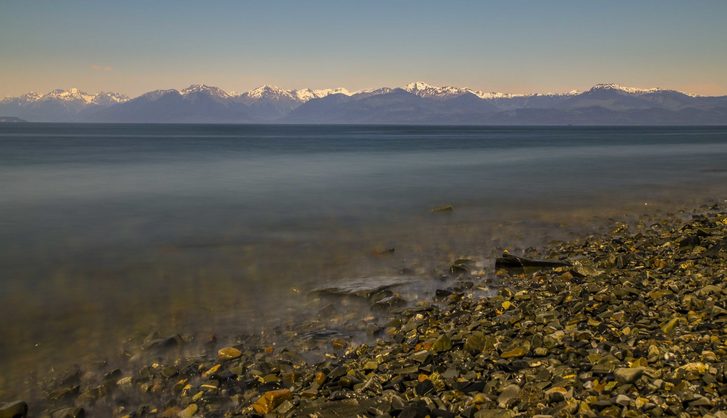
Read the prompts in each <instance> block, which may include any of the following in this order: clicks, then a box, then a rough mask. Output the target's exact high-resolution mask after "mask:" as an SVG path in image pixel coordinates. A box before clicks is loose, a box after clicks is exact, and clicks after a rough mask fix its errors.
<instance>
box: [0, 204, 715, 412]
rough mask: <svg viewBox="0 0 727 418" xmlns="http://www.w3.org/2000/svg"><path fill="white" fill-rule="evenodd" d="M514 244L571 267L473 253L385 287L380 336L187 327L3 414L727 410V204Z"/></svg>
mask: <svg viewBox="0 0 727 418" xmlns="http://www.w3.org/2000/svg"><path fill="white" fill-rule="evenodd" d="M515 255H517V256H522V257H527V259H530V260H549V261H557V263H553V264H548V263H541V265H533V266H524V267H525V268H515V269H512V268H501V269H499V270H497V271H496V272H495V266H494V265H490V266H485V269H486V270H487V269H489V270H491V271H492V272H493V273H496V274H490V275H481V274H480V272H479V271H475V270H476V268H475V267H474V266H473V265H472V264H471V263H470V260H468V259H466V258H463V259H461V260H457V261H456V262H455V263H454V264H452V265H451V266H443V267H442V274H446V275H448V276H449V277H450V279H451V280H448V281H446V282H443V283H446V287H445V288H442V289H439V290H438V291H437V292H436V296H435V297H434V298H433V299H431V300H421V301H418V302H416V303H415V304H413V306H412V305H411V304H409V305H403V303H404V301H401V300H400V299H398V298H397V295H396V287H392V288H390V289H387V291H386V292H385V293H384V294H379V295H378V296H376V297H377V298H378V299H377V300H376V301H375V302H376V304H378V305H377V307H378V308H379V309H381V310H382V311H384V312H385V315H386V317H387V318H388V319H387V322H386V323H385V324H383V325H381V326H380V327H378V328H377V329H373V330H371V332H370V335H371V339H370V341H367V342H359V341H357V340H355V339H351V338H348V337H347V336H345V335H331V336H330V337H328V338H322V339H321V338H318V339H317V340H316V341H315V342H312V341H311V339H309V338H303V337H302V335H298V336H296V334H295V332H294V330H292V331H293V332H291V330H288V335H289V338H288V340H286V343H284V344H280V343H279V340H276V341H275V343H274V342H273V339H268V338H267V337H266V336H265V335H258V336H256V337H255V338H249V339H247V340H244V341H241V342H240V343H239V344H235V345H231V346H225V347H223V346H220V345H219V344H217V343H216V341H214V340H211V341H209V342H208V343H207V351H206V354H204V355H194V356H183V355H180V356H175V355H173V353H175V350H177V349H178V348H179V347H181V346H183V345H184V343H185V341H184V339H183V338H182V337H179V336H174V337H169V338H159V339H154V340H151V341H148V343H147V344H146V346H145V347H144V350H147V351H154V350H156V351H158V352H159V353H160V355H159V356H158V357H157V358H156V359H155V360H149V361H147V362H146V364H143V365H142V366H139V367H135V368H134V369H133V370H126V369H111V368H105V366H104V365H103V364H101V365H87V366H86V367H80V368H78V369H76V370H73V371H71V372H69V373H68V374H67V375H64V376H57V377H54V378H53V379H50V381H48V382H47V383H46V384H45V386H44V388H45V389H44V391H43V399H42V400H39V401H37V402H34V401H31V402H29V404H26V403H25V402H23V401H15V402H10V403H6V404H4V405H0V418H9V417H23V416H26V415H27V416H32V417H35V416H42V417H45V416H48V417H53V418H57V417H80V416H99V417H100V416H119V417H123V416H128V417H142V416H158V417H195V416H200V417H227V416H263V415H268V414H271V416H303V417H308V416H314V417H349V416H398V417H425V416H430V417H454V416H464V417H478V418H485V417H520V416H522V417H530V416H537V415H540V416H586V417H597V416H614V417H616V416H626V417H632V416H633V417H635V416H678V417H687V416H695V417H696V416H705V417H708V416H712V417H720V418H725V417H727V412H726V411H727V362H726V361H725V359H726V358H727V306H726V301H727V287H726V286H725V284H726V281H727V209H726V208H725V206H724V205H723V204H722V205H721V206H720V205H714V206H704V207H702V208H700V209H697V210H695V211H694V212H693V213H691V214H687V215H670V216H664V217H662V218H659V219H653V218H649V219H647V218H643V219H641V220H639V221H638V222H635V223H630V224H628V225H627V224H623V223H615V224H614V225H613V226H612V228H611V231H610V232H607V233H603V234H599V235H593V236H587V237H582V238H581V239H577V240H573V241H569V242H557V243H552V244H551V245H549V246H548V247H547V248H541V249H534V250H529V251H527V253H525V254H515ZM526 261H527V260H526ZM557 264H562V265H560V266H559V265H557ZM484 288H487V289H491V292H490V293H488V294H484V293H485V292H483V291H482V289H484ZM359 296H360V297H362V298H368V299H370V298H371V297H373V296H372V295H371V294H367V295H363V296H361V295H359ZM274 333H275V331H274V330H273V331H271V332H270V333H269V334H268V335H270V334H274ZM162 353H164V354H163V355H162ZM170 353H172V355H170ZM2 401H9V400H7V399H5V400H2Z"/></svg>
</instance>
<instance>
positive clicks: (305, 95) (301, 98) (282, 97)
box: [238, 85, 352, 103]
mask: <svg viewBox="0 0 727 418" xmlns="http://www.w3.org/2000/svg"><path fill="white" fill-rule="evenodd" d="M331 94H344V95H346V96H350V95H351V94H352V93H351V92H349V91H348V90H346V89H345V88H342V87H339V88H335V89H318V90H314V89H308V88H306V89H297V90H295V89H294V90H286V89H282V88H280V87H277V86H269V85H264V86H260V87H258V88H255V89H253V90H250V91H248V92H247V93H242V94H241V95H239V96H238V97H239V98H240V99H241V100H242V101H244V102H255V101H260V100H273V101H295V102H299V103H305V102H307V101H309V100H312V99H320V98H322V97H326V96H329V95H331Z"/></svg>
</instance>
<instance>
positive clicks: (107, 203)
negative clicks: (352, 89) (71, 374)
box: [0, 124, 727, 392]
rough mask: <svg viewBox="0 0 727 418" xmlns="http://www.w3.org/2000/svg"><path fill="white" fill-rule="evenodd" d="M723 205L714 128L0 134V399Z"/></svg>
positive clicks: (725, 136)
mask: <svg viewBox="0 0 727 418" xmlns="http://www.w3.org/2000/svg"><path fill="white" fill-rule="evenodd" d="M725 198H727V128H719V127H717V128H714V127H710V128H694V127H690V128H673V127H670V128H643V127H639V128H581V127H578V128H576V127H564V128H537V127H527V128H504V127H503V128H490V127H487V128H478V127H391V126H389V127H386V126H220V125H74V124H17V125H16V124H12V125H11V124H5V125H0V275H1V276H0V318H2V321H0V369H2V370H5V371H7V373H5V374H4V377H0V392H2V391H3V390H12V389H11V388H12V387H14V386H16V383H17V379H19V377H18V376H25V378H27V376H29V375H33V373H37V374H40V375H42V374H43V371H42V370H45V369H48V368H52V367H60V366H61V365H64V364H67V363H69V362H73V361H85V359H87V358H88V359H93V358H104V357H105V356H108V355H109V354H108V353H111V352H114V350H117V349H118V348H119V347H120V346H121V343H120V342H121V341H123V339H124V338H127V337H131V336H135V335H140V336H143V335H146V334H148V333H149V332H153V331H159V332H160V333H162V334H165V333H177V332H179V333H185V332H189V333H209V334H210V335H211V334H216V335H222V336H224V335H232V334H234V333H236V332H250V331H255V330H259V329H265V327H268V326H270V325H271V324H276V323H279V322H280V321H283V320H287V319H286V318H295V317H298V316H300V315H303V314H304V310H305V308H304V305H303V304H302V303H301V302H300V300H299V299H300V297H301V296H300V295H304V294H306V292H307V290H309V289H311V288H313V287H315V286H317V285H320V284H321V283H328V282H331V283H335V282H336V281H337V280H341V279H342V278H351V277H367V276H376V275H390V274H397V273H398V272H400V271H401V270H402V269H407V271H414V272H416V273H417V274H419V275H421V276H424V277H426V276H431V277H435V276H436V275H437V274H438V272H441V271H443V270H446V266H447V265H448V263H449V261H451V260H452V259H453V258H455V257H457V256H460V255H475V256H481V257H483V259H485V260H488V259H490V258H491V257H492V256H493V255H494V254H496V253H497V252H499V251H501V250H502V249H503V248H511V249H514V250H517V249H522V248H525V247H527V246H538V245H542V244H544V243H545V242H547V241H548V240H550V239H553V238H562V237H567V236H568V234H573V233H579V232H582V231H588V230H591V229H593V228H595V227H596V225H603V222H601V223H599V220H601V221H602V220H603V219H606V218H608V217H620V216H625V215H627V214H634V213H644V212H645V213H650V212H653V211H669V210H675V209H678V208H680V207H689V206H690V205H693V204H695V203H702V202H706V201H709V200H713V201H716V200H723V199H725ZM446 204H451V205H454V208H455V209H454V211H453V212H452V213H449V214H436V213H432V212H431V208H432V207H436V206H440V205H446ZM386 248H395V252H394V254H390V255H388V256H373V255H372V253H374V252H376V251H377V250H378V249H386ZM29 370H30V371H33V373H29Z"/></svg>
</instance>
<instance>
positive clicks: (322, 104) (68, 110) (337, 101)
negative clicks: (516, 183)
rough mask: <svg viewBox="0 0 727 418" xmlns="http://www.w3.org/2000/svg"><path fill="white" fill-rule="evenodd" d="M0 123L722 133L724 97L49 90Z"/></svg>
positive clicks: (626, 91) (417, 85)
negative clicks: (699, 128) (569, 127)
mask: <svg viewBox="0 0 727 418" xmlns="http://www.w3.org/2000/svg"><path fill="white" fill-rule="evenodd" d="M0 114H2V115H7V116H12V117H17V118H22V119H25V120H28V121H33V122H120V123H302V124H306V123H330V124H353V123H361V124H471V125H500V124H505V125H533V124H538V125H540V124H542V125H565V124H574V125H596V124H597V125H621V124H625V125H675V124H678V125H697V124H699V125H702V124H707V125H714V124H727V96H718V97H701V96H695V95H689V94H686V93H682V92H679V91H675V90H664V89H659V88H646V89H644V88H635V87H625V86H621V85H618V84H597V85H595V86H593V87H592V88H591V89H589V90H586V91H584V92H578V91H571V92H568V93H548V94H539V93H538V94H508V93H500V92H485V91H481V90H474V89H470V88H467V87H454V86H442V87H439V86H433V85H430V84H427V83H424V82H420V81H419V82H413V83H409V84H406V85H405V86H403V87H395V88H390V87H382V88H377V89H372V90H361V91H353V92H352V91H349V90H347V89H345V88H335V89H318V90H315V89H293V90H286V89H282V88H279V87H276V86H268V85H265V86H261V87H258V88H256V89H253V90H250V91H248V92H245V93H241V94H234V93H232V94H231V93H228V92H226V91H224V90H222V89H220V88H218V87H214V86H207V85H204V84H194V85H191V86H189V87H187V88H185V89H182V90H175V89H170V90H155V91H150V92H147V93H144V94H142V95H140V96H138V97H135V98H129V97H127V96H125V95H123V94H119V93H111V92H101V93H98V94H89V93H86V92H83V91H81V90H79V89H76V88H72V89H69V90H62V89H56V90H53V91H51V92H49V93H46V94H43V95H41V94H37V93H28V94H25V95H22V96H19V97H13V98H5V99H2V100H0Z"/></svg>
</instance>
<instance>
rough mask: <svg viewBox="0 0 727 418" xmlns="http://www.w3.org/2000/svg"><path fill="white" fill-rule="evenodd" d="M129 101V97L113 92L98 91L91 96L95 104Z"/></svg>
mask: <svg viewBox="0 0 727 418" xmlns="http://www.w3.org/2000/svg"><path fill="white" fill-rule="evenodd" d="M127 101H129V97H128V96H126V95H123V94H120V93H114V92H104V91H102V92H99V93H98V94H97V95H95V96H94V97H93V103H94V104H97V105H112V104H116V103H124V102H127Z"/></svg>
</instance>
